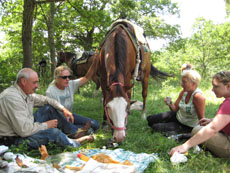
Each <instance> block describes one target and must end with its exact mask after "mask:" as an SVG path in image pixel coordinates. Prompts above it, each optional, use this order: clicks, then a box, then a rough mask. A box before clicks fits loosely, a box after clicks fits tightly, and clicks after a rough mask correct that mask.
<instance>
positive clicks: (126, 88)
mask: <svg viewBox="0 0 230 173" xmlns="http://www.w3.org/2000/svg"><path fill="white" fill-rule="evenodd" d="M133 86H134V84H131V85H130V86H124V89H125V91H128V90H130V89H131V88H132V87H133Z"/></svg>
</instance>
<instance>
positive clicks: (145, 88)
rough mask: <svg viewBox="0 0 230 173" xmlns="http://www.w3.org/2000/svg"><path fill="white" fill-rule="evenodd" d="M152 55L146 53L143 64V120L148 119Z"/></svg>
mask: <svg viewBox="0 0 230 173" xmlns="http://www.w3.org/2000/svg"><path fill="white" fill-rule="evenodd" d="M150 64H151V62H150V53H149V52H148V53H144V58H143V62H142V74H143V79H142V97H143V109H142V118H143V119H146V98H147V94H148V85H149V74H150V70H151V66H150Z"/></svg>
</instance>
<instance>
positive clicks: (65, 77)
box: [59, 76, 70, 79]
mask: <svg viewBox="0 0 230 173" xmlns="http://www.w3.org/2000/svg"><path fill="white" fill-rule="evenodd" d="M59 77H60V78H62V79H67V78H69V79H70V76H59Z"/></svg>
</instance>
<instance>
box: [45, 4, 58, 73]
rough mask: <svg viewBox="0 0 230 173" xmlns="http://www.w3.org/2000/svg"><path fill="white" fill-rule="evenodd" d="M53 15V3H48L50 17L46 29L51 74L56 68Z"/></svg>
mask: <svg viewBox="0 0 230 173" xmlns="http://www.w3.org/2000/svg"><path fill="white" fill-rule="evenodd" d="M54 13H55V4H54V2H51V3H50V15H49V18H48V21H47V27H48V42H49V47H50V58H51V72H52V73H53V72H54V69H55V67H56V61H55V45H54Z"/></svg>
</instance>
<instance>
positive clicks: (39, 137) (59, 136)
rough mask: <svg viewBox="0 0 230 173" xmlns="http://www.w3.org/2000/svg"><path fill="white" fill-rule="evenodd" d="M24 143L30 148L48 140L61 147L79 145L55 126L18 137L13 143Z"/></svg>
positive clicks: (43, 143) (45, 143)
mask: <svg viewBox="0 0 230 173" xmlns="http://www.w3.org/2000/svg"><path fill="white" fill-rule="evenodd" d="M23 142H26V144H27V145H28V146H29V147H31V148H38V147H40V146H41V145H47V144H48V143H49V142H51V143H54V144H57V145H59V146H62V147H66V146H72V147H76V148H77V147H79V146H80V143H78V142H76V141H75V140H73V139H70V138H68V137H67V136H66V135H65V134H64V133H62V131H61V130H59V129H57V128H49V129H46V130H40V131H39V132H37V133H35V134H33V135H31V136H28V137H24V138H18V139H17V140H16V141H15V145H19V144H22V143H23Z"/></svg>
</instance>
